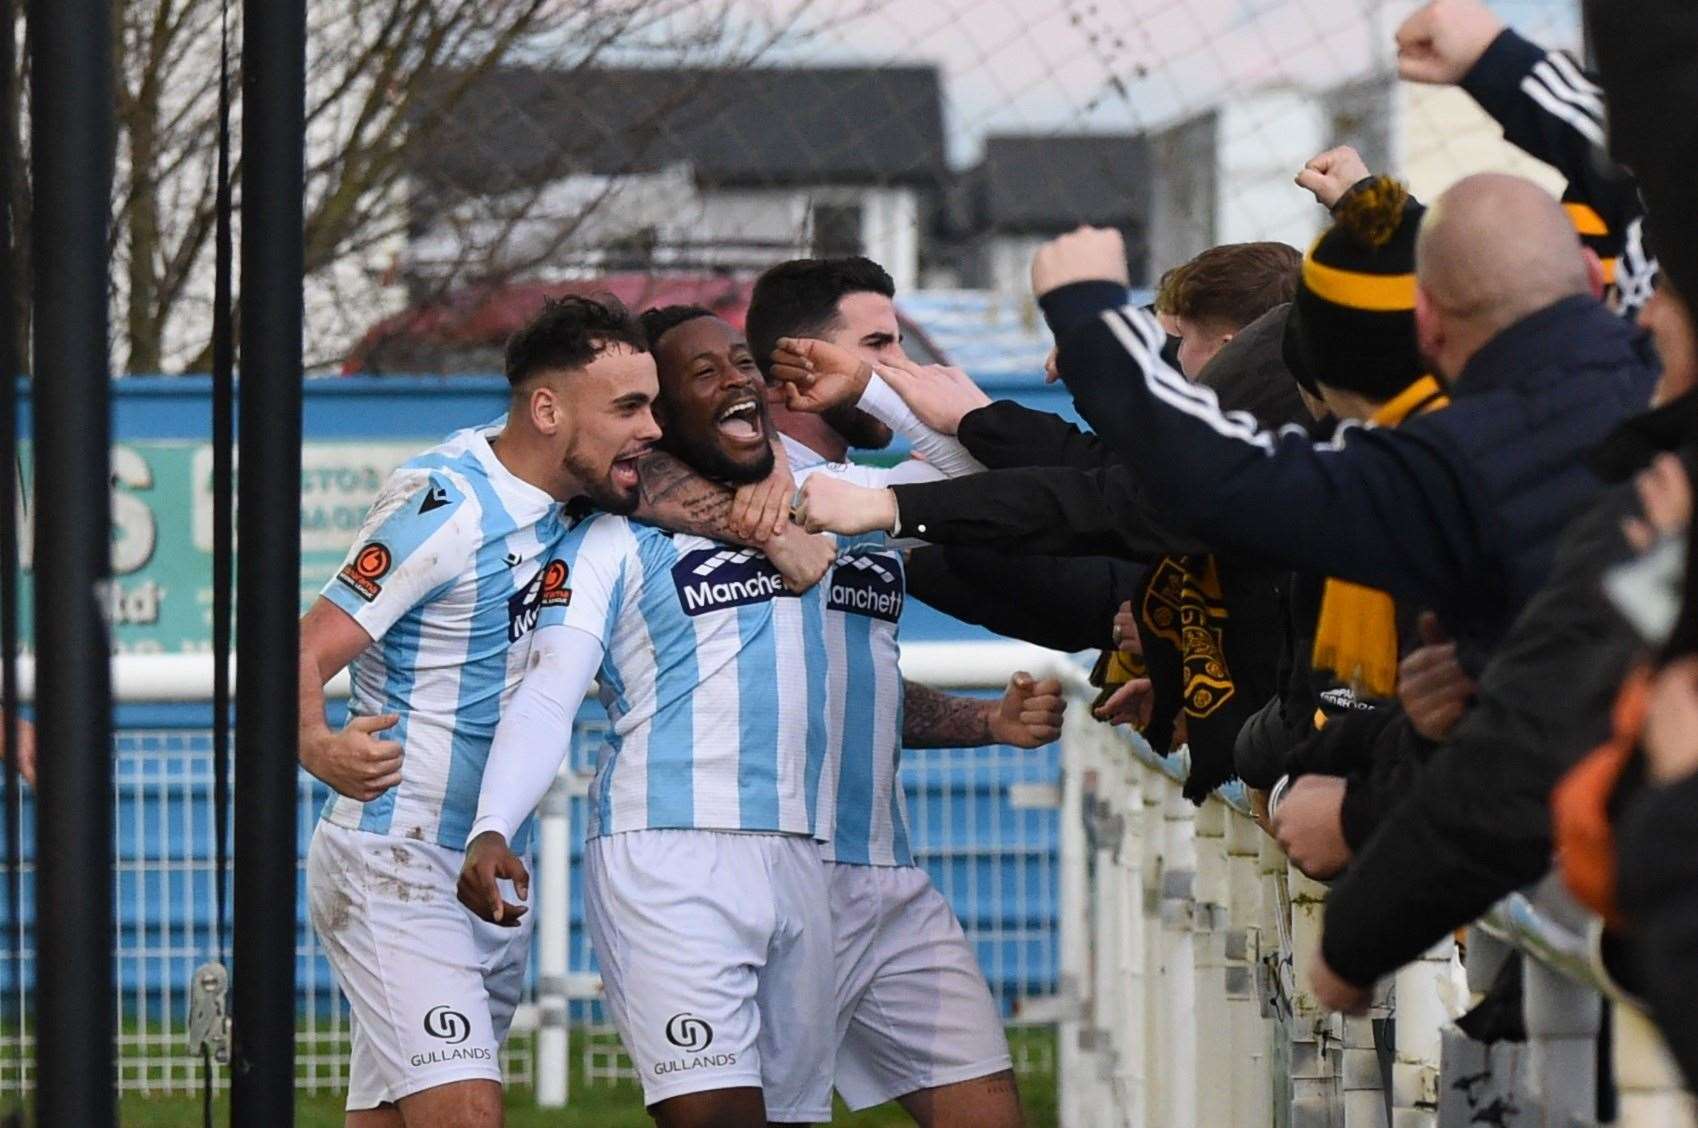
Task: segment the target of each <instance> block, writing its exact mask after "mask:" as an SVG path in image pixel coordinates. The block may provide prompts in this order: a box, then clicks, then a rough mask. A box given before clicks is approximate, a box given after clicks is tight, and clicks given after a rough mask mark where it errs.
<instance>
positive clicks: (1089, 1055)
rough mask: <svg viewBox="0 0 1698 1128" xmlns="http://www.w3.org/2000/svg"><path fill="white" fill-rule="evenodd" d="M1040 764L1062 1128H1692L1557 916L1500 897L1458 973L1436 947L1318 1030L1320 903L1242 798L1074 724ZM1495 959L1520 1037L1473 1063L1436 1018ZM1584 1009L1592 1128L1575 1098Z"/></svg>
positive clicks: (1672, 1089)
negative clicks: (1602, 1111)
mask: <svg viewBox="0 0 1698 1128" xmlns="http://www.w3.org/2000/svg"><path fill="white" fill-rule="evenodd" d="M1075 692H1077V693H1081V694H1082V693H1083V692H1084V691H1083V689H1082V687H1079V686H1078V685H1077V681H1075ZM1062 748H1063V765H1062V769H1063V778H1064V787H1063V808H1064V811H1066V812H1068V814H1067V815H1066V816H1065V817H1064V821H1063V827H1062V862H1061V865H1062V874H1063V884H1062V893H1063V902H1062V913H1061V921H1062V936H1061V943H1062V952H1063V962H1062V983H1063V991H1064V994H1065V996H1066V999H1067V1003H1068V1006H1069V1014H1068V1016H1067V1019H1066V1021H1065V1022H1064V1023H1063V1024H1062V1027H1061V1030H1060V1036H1059V1051H1058V1052H1059V1056H1060V1062H1061V1086H1060V1092H1061V1123H1062V1124H1064V1125H1067V1126H1068V1128H1098V1126H1103V1128H1106V1126H1110V1125H1113V1126H1116V1128H1120V1126H1126V1128H1145V1126H1149V1128H1194V1126H1195V1128H1213V1126H1215V1125H1262V1124H1270V1125H1280V1126H1289V1128H1362V1126H1375V1128H1378V1126H1382V1125H1389V1126H1391V1128H1418V1126H1419V1128H1429V1126H1435V1125H1442V1126H1446V1128H1448V1126H1450V1125H1473V1124H1492V1125H1499V1126H1501V1128H1518V1126H1523V1125H1528V1126H1530V1125H1539V1126H1546V1125H1550V1126H1557V1125H1560V1126H1564V1128H1567V1126H1580V1125H1594V1124H1599V1123H1605V1122H1611V1123H1615V1124H1620V1125H1632V1126H1640V1125H1643V1126H1647V1128H1649V1126H1652V1125H1655V1126H1657V1128H1677V1126H1680V1125H1693V1124H1698V1119H1695V1118H1694V1115H1693V1105H1692V1100H1691V1098H1690V1097H1689V1096H1688V1094H1686V1093H1685V1092H1684V1091H1683V1090H1682V1089H1681V1087H1680V1082H1679V1079H1678V1074H1677V1073H1676V1072H1675V1070H1674V1067H1673V1065H1672V1062H1671V1061H1670V1060H1669V1058H1668V1055H1667V1053H1666V1051H1665V1050H1664V1048H1663V1046H1662V1044H1661V1042H1660V1040H1659V1039H1658V1037H1657V1035H1656V1033H1655V1031H1654V1030H1653V1029H1652V1027H1651V1026H1650V1024H1649V1023H1648V1022H1647V1021H1646V1020H1645V1018H1644V1016H1643V1014H1642V1012H1641V1011H1640V1010H1639V1009H1638V1008H1637V1007H1636V1006H1635V1005H1634V1004H1633V1002H1632V1001H1631V1000H1629V999H1626V998H1624V997H1622V996H1621V995H1620V994H1619V993H1618V992H1616V991H1615V990H1614V989H1613V987H1612V985H1611V984H1610V983H1609V981H1608V979H1607V977H1606V976H1605V975H1603V974H1602V972H1601V970H1600V968H1601V964H1600V962H1599V960H1598V958H1597V954H1596V942H1595V938H1596V934H1597V927H1596V925H1595V923H1593V922H1591V921H1589V920H1587V919H1586V918H1585V916H1584V914H1582V913H1579V912H1578V911H1577V910H1576V909H1574V907H1573V906H1572V902H1567V903H1566V904H1565V899H1564V898H1562V897H1561V896H1560V895H1556V894H1553V893H1552V891H1551V890H1549V889H1547V888H1542V889H1541V890H1540V891H1538V892H1536V893H1533V894H1530V895H1528V896H1523V895H1520V894H1517V895H1515V896H1512V897H1511V898H1509V899H1508V900H1506V901H1505V902H1503V903H1502V904H1500V905H1499V906H1498V907H1497V908H1496V909H1494V910H1493V912H1492V913H1491V914H1489V916H1488V917H1487V918H1486V919H1484V920H1482V921H1481V922H1479V923H1478V924H1477V925H1476V926H1475V927H1474V928H1473V929H1471V930H1470V935H1469V941H1468V954H1469V958H1468V966H1467V970H1466V973H1464V972H1463V970H1462V968H1461V966H1460V964H1459V963H1457V962H1456V960H1455V958H1454V957H1455V944H1454V943H1452V942H1451V941H1449V940H1447V941H1445V942H1444V943H1443V944H1441V945H1439V946H1438V947H1436V948H1435V949H1434V950H1433V951H1431V952H1429V953H1428V955H1427V956H1426V957H1425V958H1424V959H1422V960H1420V961H1418V962H1417V963H1415V964H1413V965H1411V966H1409V967H1407V968H1405V969H1403V971H1401V972H1399V973H1398V975H1397V976H1396V977H1395V980H1394V982H1391V983H1387V984H1382V985H1381V990H1380V992H1379V994H1378V996H1377V998H1376V1005H1375V1007H1374V1009H1373V1011H1372V1013H1371V1015H1370V1016H1368V1017H1364V1018H1349V1017H1344V1016H1340V1015H1336V1014H1329V1013H1327V1012H1325V1011H1323V1010H1322V1009H1321V1008H1319V1007H1318V1006H1317V1004H1316V1002H1315V999H1314V998H1313V996H1312V994H1311V993H1310V990H1309V986H1308V971H1309V963H1310V961H1311V960H1312V958H1313V956H1314V954H1315V953H1316V952H1317V951H1318V949H1319V942H1320V926H1321V918H1322V907H1323V904H1324V900H1325V895H1326V889H1325V887H1324V886H1322V885H1320V884H1319V883H1316V882H1313V881H1310V880H1309V879H1308V878H1306V877H1304V876H1303V875H1302V874H1300V873H1299V872H1297V871H1296V870H1295V869H1294V868H1291V867H1289V866H1288V865H1287V862H1286V860H1285V858H1284V857H1283V855H1282V854H1281V853H1280V851H1279V850H1278V848H1277V847H1276V846H1275V845H1274V843H1273V841H1272V839H1271V838H1269V837H1268V836H1267V835H1266V834H1264V833H1263V832H1262V830H1261V829H1260V828H1259V827H1258V826H1257V825H1256V824H1255V822H1254V821H1253V819H1252V817H1251V813H1250V810H1249V808H1248V806H1247V805H1246V804H1245V803H1244V801H1243V797H1242V795H1239V794H1235V793H1234V792H1233V791H1232V790H1230V789H1229V790H1227V791H1225V792H1223V793H1219V794H1217V795H1216V796H1215V797H1213V798H1211V799H1210V801H1209V802H1208V803H1206V804H1204V805H1203V806H1202V807H1200V808H1199V807H1194V806H1193V805H1192V804H1191V803H1189V802H1187V801H1186V800H1185V799H1184V798H1183V797H1182V796H1181V794H1180V783H1179V775H1178V772H1177V770H1176V768H1175V766H1174V765H1173V764H1171V763H1168V762H1164V761H1162V760H1160V759H1158V758H1156V757H1155V756H1153V755H1152V754H1151V753H1150V752H1149V750H1148V749H1147V748H1144V747H1142V746H1140V745H1138V744H1137V743H1136V742H1135V741H1133V740H1130V739H1128V738H1127V737H1126V736H1125V735H1124V734H1123V733H1120V732H1116V731H1114V730H1111V729H1108V728H1105V727H1103V726H1100V725H1097V724H1095V723H1094V722H1092V721H1091V720H1089V718H1088V717H1086V716H1085V715H1084V712H1083V711H1082V710H1074V711H1073V712H1072V714H1071V715H1070V716H1069V718H1068V721H1067V728H1066V731H1065V732H1064V735H1063V738H1062ZM1512 950H1519V951H1520V952H1521V953H1522V954H1523V955H1524V957H1525V960H1526V963H1525V971H1524V986H1523V1002H1524V1009H1525V1016H1526V1025H1527V1034H1528V1038H1527V1041H1526V1042H1525V1043H1524V1044H1515V1045H1505V1044H1503V1043H1500V1044H1499V1046H1498V1047H1497V1048H1492V1049H1488V1048H1487V1047H1484V1046H1480V1045H1479V1044H1477V1043H1471V1042H1469V1041H1468V1040H1467V1039H1466V1038H1465V1037H1464V1036H1463V1035H1462V1034H1461V1033H1460V1031H1458V1030H1457V1029H1456V1028H1455V1027H1454V1026H1453V1025H1452V1023H1451V1020H1452V1019H1453V1018H1454V1017H1456V1016H1457V1015H1458V1014H1460V1013H1461V1011H1462V1010H1463V1009H1464V1008H1465V1007H1466V1006H1467V1005H1468V1004H1469V1002H1470V1000H1471V999H1472V998H1473V997H1474V995H1476V994H1477V993H1480V992H1483V991H1484V990H1485V988H1486V987H1487V986H1489V985H1490V983H1491V982H1492V979H1493V976H1494V974H1495V972H1496V970H1497V969H1498V968H1499V967H1501V966H1502V961H1503V958H1504V957H1505V956H1506V955H1508V954H1509V952H1510V951H1512ZM1606 1007H1607V1008H1608V1011H1609V1014H1610V1018H1611V1026H1612V1029H1613V1037H1612V1041H1611V1063H1610V1064H1611V1068H1610V1070H1609V1072H1610V1073H1611V1074H1612V1075H1613V1081H1614V1086H1615V1089H1616V1093H1617V1098H1616V1106H1617V1111H1616V1115H1615V1119H1614V1120H1613V1121H1603V1120H1600V1118H1599V1107H1598V1092H1597V1081H1598V1072H1599V1071H1598V1067H1597V1058H1598V1038H1599V1030H1600V1025H1601V1021H1600V1020H1601V1017H1602V1015H1603V1013H1604V1011H1605V1009H1606ZM1387 1020H1390V1021H1387ZM1388 1071H1389V1077H1388V1076H1387V1073H1388Z"/></svg>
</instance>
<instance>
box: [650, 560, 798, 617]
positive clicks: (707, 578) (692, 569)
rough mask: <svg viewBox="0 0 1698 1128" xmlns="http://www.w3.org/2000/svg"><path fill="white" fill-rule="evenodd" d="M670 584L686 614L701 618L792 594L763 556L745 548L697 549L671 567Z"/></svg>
mask: <svg viewBox="0 0 1698 1128" xmlns="http://www.w3.org/2000/svg"><path fill="white" fill-rule="evenodd" d="M672 583H673V585H674V586H675V587H676V588H677V589H678V602H679V604H680V606H682V607H683V609H684V614H686V615H691V616H695V615H705V614H707V613H708V612H709V611H724V610H726V609H728V608H732V607H744V606H747V605H749V604H751V603H765V602H766V601H768V600H770V599H773V598H775V597H777V596H788V595H791V594H792V593H791V592H790V590H789V589H788V588H786V587H785V586H784V577H783V576H781V575H779V572H778V569H777V568H774V567H773V566H772V562H771V561H770V560H768V559H767V558H766V557H765V556H762V555H761V554H760V553H758V552H756V551H754V550H753V549H748V548H698V549H696V550H695V551H693V552H686V553H685V554H684V555H683V556H682V557H681V558H680V559H679V561H678V563H676V564H674V565H673V566H672Z"/></svg>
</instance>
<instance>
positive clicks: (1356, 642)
mask: <svg viewBox="0 0 1698 1128" xmlns="http://www.w3.org/2000/svg"><path fill="white" fill-rule="evenodd" d="M1449 404H1450V397H1448V396H1446V395H1445V394H1444V388H1443V386H1442V385H1440V384H1439V382H1438V381H1437V380H1436V379H1434V378H1433V377H1431V376H1423V377H1421V378H1420V379H1419V380H1417V381H1415V382H1414V383H1413V384H1411V385H1409V386H1408V387H1407V388H1405V389H1403V391H1401V392H1399V393H1398V394H1397V395H1396V396H1395V397H1394V398H1392V399H1391V400H1388V401H1387V402H1386V403H1385V404H1384V405H1382V406H1381V407H1380V409H1379V410H1378V411H1376V412H1375V413H1374V415H1373V417H1372V419H1371V420H1370V422H1372V423H1373V424H1374V425H1375V426H1379V427H1396V426H1399V425H1401V424H1402V423H1403V422H1404V420H1406V419H1411V418H1413V417H1415V416H1417V415H1425V414H1427V413H1428V412H1429V411H1438V410H1439V409H1440V408H1443V407H1447V406H1448V405H1449ZM1399 658H1401V655H1400V654H1399V653H1398V640H1397V607H1396V605H1395V604H1394V603H1393V602H1392V598H1391V596H1389V595H1387V594H1386V593H1385V592H1383V591H1380V590H1379V589H1378V588H1370V587H1363V586H1362V585H1361V584H1353V583H1350V582H1349V581H1347V580H1340V579H1329V580H1327V582H1326V587H1325V588H1324V589H1323V590H1322V592H1321V612H1320V617H1319V619H1317V621H1316V623H1315V651H1314V656H1313V659H1312V660H1311V665H1313V667H1314V668H1315V670H1316V671H1317V672H1319V671H1330V672H1331V673H1332V675H1333V677H1335V678H1337V679H1338V680H1339V681H1340V682H1342V683H1343V684H1344V685H1346V686H1348V687H1349V688H1350V689H1351V691H1352V692H1353V693H1355V695H1356V696H1357V697H1368V698H1389V697H1391V696H1392V695H1393V694H1394V693H1396V692H1397V664H1398V660H1399ZM1323 723H1324V720H1323V718H1321V717H1317V718H1316V726H1317V727H1319V726H1320V725H1321V724H1323Z"/></svg>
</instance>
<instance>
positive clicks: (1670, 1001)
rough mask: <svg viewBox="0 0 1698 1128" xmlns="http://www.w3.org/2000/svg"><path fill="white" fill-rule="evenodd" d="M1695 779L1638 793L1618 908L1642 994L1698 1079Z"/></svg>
mask: <svg viewBox="0 0 1698 1128" xmlns="http://www.w3.org/2000/svg"><path fill="white" fill-rule="evenodd" d="M1694 811H1698V777H1694V778H1689V779H1686V780H1683V781H1681V782H1679V783H1676V784H1672V785H1670V786H1667V787H1655V788H1651V789H1650V790H1648V791H1646V792H1645V793H1644V794H1642V795H1640V796H1638V797H1636V798H1635V799H1634V800H1633V802H1632V803H1630V804H1629V805H1628V807H1627V810H1626V811H1625V812H1624V813H1623V816H1622V819H1621V825H1620V827H1619V828H1618V838H1617V843H1618V847H1617V870H1618V872H1619V874H1620V885H1619V893H1620V896H1621V907H1622V909H1623V911H1624V912H1626V913H1627V915H1628V916H1629V917H1630V918H1631V919H1632V921H1633V938H1634V948H1635V951H1636V954H1637V955H1638V961H1637V962H1638V968H1637V970H1638V972H1639V974H1640V975H1641V976H1643V977H1644V987H1645V990H1644V997H1645V999H1646V1000H1647V1001H1648V1002H1649V1003H1650V1006H1651V1012H1652V1016H1653V1017H1654V1018H1655V1019H1656V1020H1657V1026H1658V1028H1659V1029H1661V1030H1662V1033H1663V1037H1664V1038H1665V1039H1666V1040H1667V1042H1668V1046H1669V1049H1670V1051H1672V1052H1673V1054H1674V1057H1675V1060H1676V1061H1677V1062H1679V1063H1680V1070H1681V1072H1682V1073H1683V1074H1685V1075H1686V1084H1687V1086H1688V1087H1691V1086H1693V1085H1695V1084H1698V1023H1695V1022H1694V1021H1693V1017H1692V1016H1693V1015H1694V1014H1698V819H1695V818H1693V812H1694Z"/></svg>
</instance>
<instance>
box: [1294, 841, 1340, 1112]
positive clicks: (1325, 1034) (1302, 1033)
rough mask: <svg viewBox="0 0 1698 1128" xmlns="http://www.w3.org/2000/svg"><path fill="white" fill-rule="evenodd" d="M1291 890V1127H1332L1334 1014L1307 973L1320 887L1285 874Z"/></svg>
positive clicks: (1315, 941)
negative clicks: (1322, 1002) (1318, 996)
mask: <svg viewBox="0 0 1698 1128" xmlns="http://www.w3.org/2000/svg"><path fill="white" fill-rule="evenodd" d="M1287 880H1288V881H1289V882H1290V889H1291V971H1292V986H1293V995H1292V1000H1291V1004H1292V1006H1291V1009H1292V1021H1291V1125H1292V1128H1336V1126H1337V1125H1338V1124H1340V1123H1341V1122H1342V1119H1343V1118H1342V1117H1340V1116H1339V1115H1338V1112H1339V1107H1340V1106H1339V1091H1338V1080H1339V1079H1338V1069H1337V1067H1336V1066H1335V1064H1334V1057H1335V1053H1336V1050H1337V1046H1338V1032H1337V1031H1338V1016H1337V1015H1334V1014H1330V1013H1328V1012H1327V1011H1325V1010H1323V1009H1322V1008H1321V1006H1320V1004H1319V1003H1317V1002H1316V1001H1315V995H1314V992H1313V991H1312V990H1311V989H1310V987H1309V971H1310V968H1311V967H1312V966H1313V964H1314V961H1315V954H1316V953H1317V952H1319V951H1320V946H1321V913H1322V908H1323V902H1324V901H1325V899H1326V893H1327V891H1326V886H1324V885H1322V884H1321V883H1320V882H1318V881H1313V880H1311V879H1310V878H1307V877H1305V876H1304V875H1303V874H1302V873H1301V872H1300V871H1299V870H1298V869H1297V868H1296V867H1295V866H1293V867H1291V868H1290V870H1289V871H1288V878H1287Z"/></svg>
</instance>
